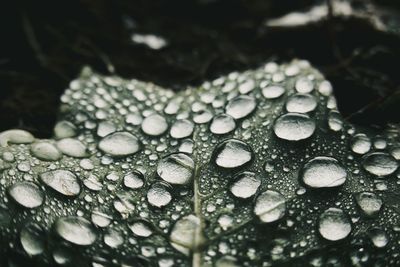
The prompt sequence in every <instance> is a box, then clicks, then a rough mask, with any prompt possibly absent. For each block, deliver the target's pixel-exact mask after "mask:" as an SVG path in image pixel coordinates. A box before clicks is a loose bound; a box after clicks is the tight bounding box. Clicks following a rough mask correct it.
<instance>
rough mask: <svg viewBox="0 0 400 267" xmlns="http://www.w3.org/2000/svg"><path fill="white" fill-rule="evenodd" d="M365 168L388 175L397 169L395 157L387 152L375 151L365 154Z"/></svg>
mask: <svg viewBox="0 0 400 267" xmlns="http://www.w3.org/2000/svg"><path fill="white" fill-rule="evenodd" d="M362 165H363V167H364V169H365V170H367V171H368V172H369V173H371V174H373V175H376V176H387V175H390V174H392V173H394V172H395V171H396V170H397V167H398V163H397V161H396V159H395V158H393V157H392V156H391V155H389V154H388V153H385V152H374V153H370V154H367V155H365V156H364V160H363V163H362Z"/></svg>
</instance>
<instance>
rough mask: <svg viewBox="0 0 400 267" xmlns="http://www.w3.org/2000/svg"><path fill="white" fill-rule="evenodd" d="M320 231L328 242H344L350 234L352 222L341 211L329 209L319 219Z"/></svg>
mask: <svg viewBox="0 0 400 267" xmlns="http://www.w3.org/2000/svg"><path fill="white" fill-rule="evenodd" d="M318 231H319V233H320V234H321V236H322V237H323V238H325V239H326V240H329V241H338V240H342V239H344V238H346V237H347V236H348V235H349V234H350V232H351V222H350V219H349V218H348V216H347V215H346V214H345V213H344V212H343V211H342V210H341V209H338V208H329V209H327V210H325V211H324V212H323V213H322V214H321V215H320V217H319V222H318Z"/></svg>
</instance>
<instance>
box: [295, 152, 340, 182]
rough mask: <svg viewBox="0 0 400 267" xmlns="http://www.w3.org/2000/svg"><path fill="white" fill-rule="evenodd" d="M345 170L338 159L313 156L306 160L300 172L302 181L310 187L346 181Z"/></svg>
mask: <svg viewBox="0 0 400 267" xmlns="http://www.w3.org/2000/svg"><path fill="white" fill-rule="evenodd" d="M346 178H347V172H346V170H345V169H344V167H343V166H342V165H341V164H340V163H339V161H338V160H336V159H334V158H331V157H315V158H313V159H311V160H310V161H308V162H307V163H306V164H305V165H304V167H303V169H302V173H301V180H302V181H303V183H304V184H305V185H307V186H309V187H311V188H329V187H337V186H340V185H342V184H344V182H345V181H346Z"/></svg>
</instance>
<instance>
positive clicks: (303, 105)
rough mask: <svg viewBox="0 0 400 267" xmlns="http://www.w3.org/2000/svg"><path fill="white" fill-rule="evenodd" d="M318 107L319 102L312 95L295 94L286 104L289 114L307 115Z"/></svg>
mask: <svg viewBox="0 0 400 267" xmlns="http://www.w3.org/2000/svg"><path fill="white" fill-rule="evenodd" d="M316 107H317V100H316V99H315V97H314V96H312V95H310V94H294V95H292V96H290V97H289V99H288V100H287V102H286V110H287V111H288V112H296V113H307V112H311V111H314V110H315V108H316Z"/></svg>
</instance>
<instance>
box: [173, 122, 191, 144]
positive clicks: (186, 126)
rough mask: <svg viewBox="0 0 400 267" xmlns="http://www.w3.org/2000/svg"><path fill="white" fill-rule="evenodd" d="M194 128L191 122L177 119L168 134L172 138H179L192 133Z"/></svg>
mask: <svg viewBox="0 0 400 267" xmlns="http://www.w3.org/2000/svg"><path fill="white" fill-rule="evenodd" d="M193 130H194V124H193V122H191V121H189V120H177V121H176V122H175V123H174V124H173V125H172V126H171V130H170V134H171V136H172V137H173V138H176V139H181V138H186V137H189V136H191V135H192V133H193Z"/></svg>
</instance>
